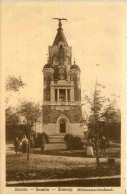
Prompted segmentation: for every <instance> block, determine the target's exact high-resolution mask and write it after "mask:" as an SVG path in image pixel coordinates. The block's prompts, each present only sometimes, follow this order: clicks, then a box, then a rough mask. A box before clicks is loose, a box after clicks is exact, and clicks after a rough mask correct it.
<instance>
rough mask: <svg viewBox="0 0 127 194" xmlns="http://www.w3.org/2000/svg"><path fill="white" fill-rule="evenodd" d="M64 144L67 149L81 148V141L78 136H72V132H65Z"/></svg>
mask: <svg viewBox="0 0 127 194" xmlns="http://www.w3.org/2000/svg"><path fill="white" fill-rule="evenodd" d="M64 141H65V142H66V146H67V149H68V150H80V149H83V143H82V141H81V138H80V137H79V136H74V135H72V134H66V135H65V137H64Z"/></svg>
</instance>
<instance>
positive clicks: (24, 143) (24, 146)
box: [22, 135, 28, 153]
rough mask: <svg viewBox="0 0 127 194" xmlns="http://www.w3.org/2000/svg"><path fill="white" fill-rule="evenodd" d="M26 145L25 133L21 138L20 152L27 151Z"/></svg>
mask: <svg viewBox="0 0 127 194" xmlns="http://www.w3.org/2000/svg"><path fill="white" fill-rule="evenodd" d="M27 147H28V139H27V138H26V135H24V136H23V139H22V153H26V152H27Z"/></svg>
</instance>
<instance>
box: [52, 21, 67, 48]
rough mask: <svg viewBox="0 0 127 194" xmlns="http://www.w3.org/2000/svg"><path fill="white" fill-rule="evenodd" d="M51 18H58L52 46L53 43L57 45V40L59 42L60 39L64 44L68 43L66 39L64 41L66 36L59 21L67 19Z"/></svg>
mask: <svg viewBox="0 0 127 194" xmlns="http://www.w3.org/2000/svg"><path fill="white" fill-rule="evenodd" d="M53 19H57V20H59V23H58V29H57V34H56V37H55V40H54V43H53V46H54V45H58V44H59V42H61V41H62V42H64V43H65V44H66V45H68V44H67V41H66V38H65V36H64V33H63V29H62V23H61V20H67V19H64V18H62V19H60V18H53Z"/></svg>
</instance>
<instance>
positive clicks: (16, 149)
mask: <svg viewBox="0 0 127 194" xmlns="http://www.w3.org/2000/svg"><path fill="white" fill-rule="evenodd" d="M19 144H20V142H19V139H18V137H16V139H15V141H14V146H15V153H16V154H17V152H19Z"/></svg>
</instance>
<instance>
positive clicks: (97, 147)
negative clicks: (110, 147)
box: [96, 132, 100, 175]
mask: <svg viewBox="0 0 127 194" xmlns="http://www.w3.org/2000/svg"><path fill="white" fill-rule="evenodd" d="M96 163H97V173H98V175H99V167H100V160H99V139H98V132H96Z"/></svg>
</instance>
